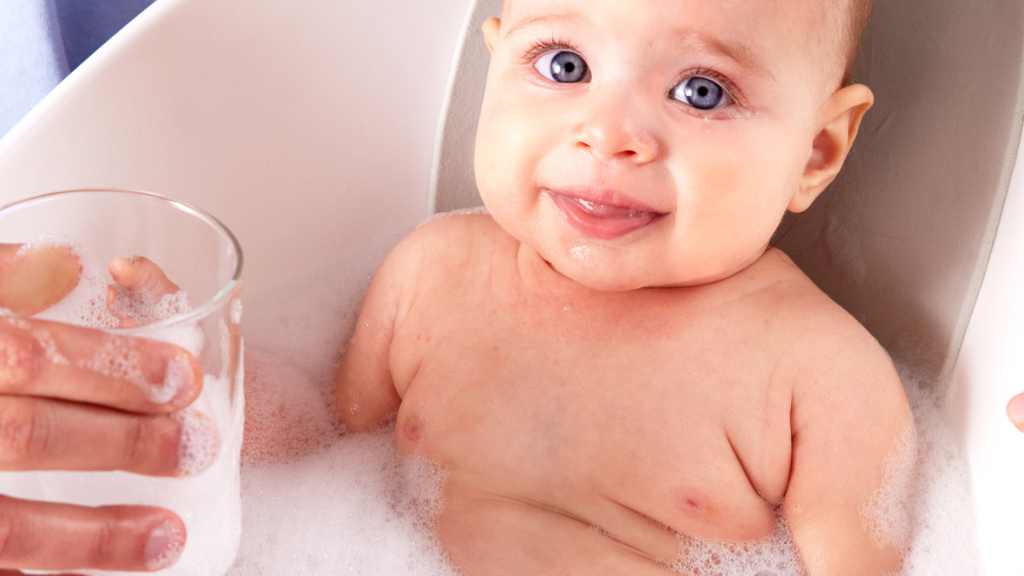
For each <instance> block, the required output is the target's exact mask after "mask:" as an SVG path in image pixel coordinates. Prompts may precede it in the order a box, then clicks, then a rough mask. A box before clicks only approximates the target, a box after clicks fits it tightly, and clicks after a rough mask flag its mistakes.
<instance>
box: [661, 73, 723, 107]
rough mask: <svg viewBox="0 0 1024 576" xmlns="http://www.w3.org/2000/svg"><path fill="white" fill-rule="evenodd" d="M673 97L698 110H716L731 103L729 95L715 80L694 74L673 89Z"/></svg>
mask: <svg viewBox="0 0 1024 576" xmlns="http://www.w3.org/2000/svg"><path fill="white" fill-rule="evenodd" d="M672 98H674V99H676V100H678V101H680V102H682V103H683V104H686V105H687V106H692V107H693V108H696V109H698V110H714V109H715V108H721V107H723V106H726V105H728V104H729V96H728V94H726V93H725V89H724V88H722V87H721V86H720V85H719V84H718V83H717V82H715V81H714V80H709V79H707V78H704V77H703V76H693V77H692V78H687V79H686V80H684V81H682V82H680V83H679V85H678V86H676V87H675V88H673V89H672Z"/></svg>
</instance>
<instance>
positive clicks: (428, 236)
mask: <svg viewBox="0 0 1024 576" xmlns="http://www.w3.org/2000/svg"><path fill="white" fill-rule="evenodd" d="M513 244H514V239H512V238H511V237H510V236H509V235H508V234H507V233H505V231H504V230H502V228H501V227H500V226H498V224H497V223H496V222H495V221H494V219H493V218H491V216H490V215H489V214H487V213H485V212H459V213H451V214H443V215H439V216H435V217H433V218H431V219H429V220H427V221H426V222H424V223H423V224H421V225H419V226H418V227H417V228H416V229H415V230H413V231H412V232H410V233H409V234H408V235H407V236H406V237H405V238H403V239H402V240H401V242H399V243H398V244H397V245H396V246H395V247H394V248H393V249H392V251H391V253H390V254H388V257H387V259H386V260H385V263H384V265H383V266H382V269H386V270H390V272H391V273H393V274H397V275H401V276H414V277H416V278H417V279H419V280H422V279H424V277H425V276H450V275H451V274H452V273H454V272H457V271H465V270H466V269H467V268H470V267H474V266H479V265H481V263H482V262H483V261H485V260H488V259H489V258H487V257H488V256H491V255H493V253H494V252H495V251H501V250H509V249H511V246H512V245H513Z"/></svg>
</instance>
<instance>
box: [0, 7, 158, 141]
mask: <svg viewBox="0 0 1024 576" xmlns="http://www.w3.org/2000/svg"><path fill="white" fill-rule="evenodd" d="M152 3H153V0H0V137H2V136H3V135H4V134H6V133H7V132H8V131H9V130H10V129H11V127H13V126H14V125H15V124H16V123H17V122H18V121H19V120H21V118H22V117H23V116H24V115H25V114H26V113H28V111H29V110H31V109H32V107H33V106H35V105H36V103H38V102H39V100H41V99H42V98H43V96H46V94H48V93H49V92H50V90H52V89H53V88H54V87H55V86H56V85H57V83H58V82H60V81H61V80H62V79H63V78H64V77H65V76H67V75H68V73H69V72H70V71H71V70H74V69H75V68H77V67H78V65H79V64H81V63H82V61H83V60H85V59H86V58H88V57H89V55H90V54H92V53H93V52H94V51H95V50H96V49H97V48H99V47H100V46H101V45H102V44H103V43H104V42H106V41H107V40H108V39H109V38H110V37H111V36H113V35H114V33H116V32H117V31H118V30H120V29H121V27H123V26H124V25H125V24H127V23H128V22H130V21H131V19H132V18H134V17H135V16H136V15H137V14H138V13H139V12H142V10H144V9H145V8H146V7H147V6H149V5H150V4H152Z"/></svg>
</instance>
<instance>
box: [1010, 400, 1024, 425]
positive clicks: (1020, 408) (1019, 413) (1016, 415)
mask: <svg viewBox="0 0 1024 576" xmlns="http://www.w3.org/2000/svg"><path fill="white" fill-rule="evenodd" d="M1006 415H1007V416H1009V417H1010V421H1011V422H1013V424H1014V425H1015V426H1016V427H1017V429H1018V430H1020V431H1021V432H1024V394H1018V395H1017V396H1014V397H1013V399H1012V400H1010V403H1009V404H1008V405H1007V406H1006Z"/></svg>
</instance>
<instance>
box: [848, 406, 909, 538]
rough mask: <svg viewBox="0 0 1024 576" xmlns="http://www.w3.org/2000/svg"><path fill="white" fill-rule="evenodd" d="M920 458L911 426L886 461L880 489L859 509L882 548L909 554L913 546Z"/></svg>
mask: <svg viewBox="0 0 1024 576" xmlns="http://www.w3.org/2000/svg"><path fill="white" fill-rule="evenodd" d="M917 455H918V453H917V433H916V432H915V428H914V424H913V422H908V423H907V425H906V427H905V428H904V430H903V433H902V434H901V435H900V437H899V438H897V439H896V445H895V446H893V447H892V450H890V452H889V455H888V456H887V457H886V461H885V465H884V470H883V473H882V484H881V486H879V487H878V489H877V490H875V492H874V493H873V494H872V495H871V499H870V500H868V502H866V503H865V504H863V505H861V507H860V509H859V512H860V516H861V521H862V522H863V525H864V527H865V528H866V529H867V532H868V534H870V535H871V537H872V538H873V539H874V540H875V542H876V543H877V544H878V545H879V546H890V547H892V548H895V549H896V550H906V549H907V546H908V545H909V544H910V535H911V515H912V513H913V510H912V509H911V506H912V505H913V503H914V498H913V497H914V484H915V478H914V469H915V466H916V464H917Z"/></svg>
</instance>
